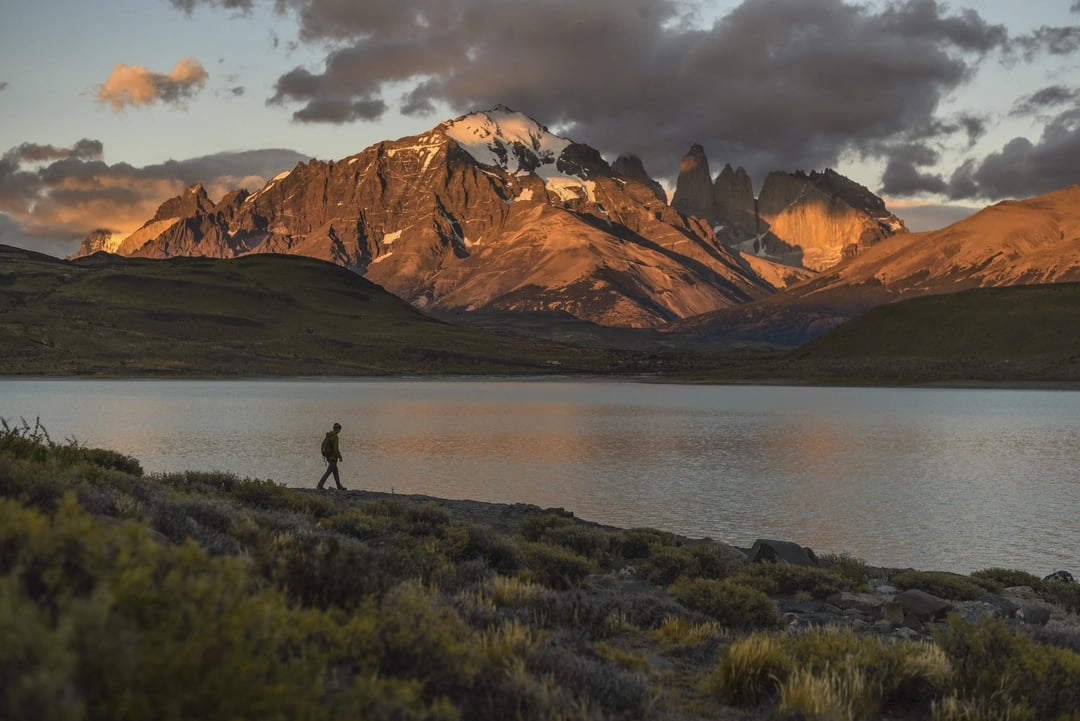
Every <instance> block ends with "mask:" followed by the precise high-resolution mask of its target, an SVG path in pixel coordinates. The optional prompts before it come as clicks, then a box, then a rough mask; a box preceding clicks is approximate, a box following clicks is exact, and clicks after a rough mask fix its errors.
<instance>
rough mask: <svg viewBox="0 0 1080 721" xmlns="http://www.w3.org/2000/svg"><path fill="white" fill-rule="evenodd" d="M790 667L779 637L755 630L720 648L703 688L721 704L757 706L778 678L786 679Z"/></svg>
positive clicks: (771, 690)
mask: <svg viewBox="0 0 1080 721" xmlns="http://www.w3.org/2000/svg"><path fill="white" fill-rule="evenodd" d="M791 669H792V663H791V659H790V657H789V656H788V652H787V649H785V648H784V644H783V643H782V639H781V638H780V637H778V636H775V635H773V634H765V633H755V634H751V635H750V636H747V637H746V638H742V639H739V640H737V641H734V642H732V643H731V644H729V645H728V646H727V647H725V648H724V649H723V651H722V652H721V653H720V658H719V662H718V663H717V666H716V669H715V670H714V671H712V672H711V673H709V674H707V675H706V676H705V679H704V682H703V688H704V689H705V691H706V692H707V693H709V694H711V695H713V696H715V697H716V698H717V699H719V700H720V701H721V702H722V703H725V704H734V705H736V706H756V705H758V704H760V703H761V702H763V701H764V700H766V699H767V698H769V697H770V696H772V695H774V694H775V693H776V692H777V690H778V684H779V679H783V678H787V676H788V675H789V674H790V673H791Z"/></svg>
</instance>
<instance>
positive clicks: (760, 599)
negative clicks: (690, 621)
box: [668, 578, 780, 629]
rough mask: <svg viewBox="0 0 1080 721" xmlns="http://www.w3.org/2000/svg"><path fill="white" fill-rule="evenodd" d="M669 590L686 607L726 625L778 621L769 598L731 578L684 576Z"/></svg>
mask: <svg viewBox="0 0 1080 721" xmlns="http://www.w3.org/2000/svg"><path fill="white" fill-rule="evenodd" d="M668 591H669V592H670V593H671V595H672V596H674V597H675V598H676V599H677V600H678V601H679V602H681V603H682V604H684V605H685V606H686V607H687V608H689V609H691V610H693V611H700V612H701V613H704V614H706V615H708V616H711V617H712V618H715V619H716V620H717V621H719V622H720V624H721V625H723V626H725V627H727V628H735V629H760V628H771V627H774V626H776V625H777V624H778V623H779V622H780V614H779V612H778V610H777V607H776V603H775V602H773V600H772V599H770V598H769V597H768V596H766V595H765V594H764V593H762V592H761V591H758V590H755V589H753V588H748V587H747V586H741V585H739V584H737V583H734V582H732V581H731V580H726V581H716V580H713V579H707V578H694V579H683V580H680V581H677V582H675V584H674V585H672V586H671V587H670V588H669V589H668Z"/></svg>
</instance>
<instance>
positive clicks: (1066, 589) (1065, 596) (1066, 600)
mask: <svg viewBox="0 0 1080 721" xmlns="http://www.w3.org/2000/svg"><path fill="white" fill-rule="evenodd" d="M1043 596H1044V597H1045V598H1046V599H1047V600H1048V601H1050V602H1052V603H1057V604H1060V605H1062V606H1064V607H1065V610H1066V611H1067V612H1069V613H1074V614H1080V583H1063V582H1061V581H1048V582H1046V583H1045V584H1043Z"/></svg>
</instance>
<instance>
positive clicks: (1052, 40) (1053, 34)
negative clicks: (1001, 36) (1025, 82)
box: [1012, 8, 1080, 61]
mask: <svg viewBox="0 0 1080 721" xmlns="http://www.w3.org/2000/svg"><path fill="white" fill-rule="evenodd" d="M1074 9H1075V8H1074ZM1012 45H1013V47H1014V48H1015V49H1016V50H1018V51H1019V52H1020V53H1021V54H1022V55H1023V56H1024V58H1025V59H1026V60H1029V61H1030V60H1032V59H1034V58H1035V56H1037V55H1039V54H1041V53H1049V54H1050V55H1072V54H1073V53H1075V52H1076V51H1077V50H1080V27H1078V26H1075V25H1074V26H1068V27H1048V26H1043V27H1041V28H1038V29H1036V30H1035V31H1033V32H1031V33H1029V34H1028V35H1022V36H1020V37H1018V38H1016V39H1015V40H1014V41H1013V42H1012Z"/></svg>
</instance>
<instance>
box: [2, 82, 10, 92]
mask: <svg viewBox="0 0 1080 721" xmlns="http://www.w3.org/2000/svg"><path fill="white" fill-rule="evenodd" d="M10 84H11V83H9V82H7V81H6V80H0V92H2V91H4V90H7V88H8V85H10Z"/></svg>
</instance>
